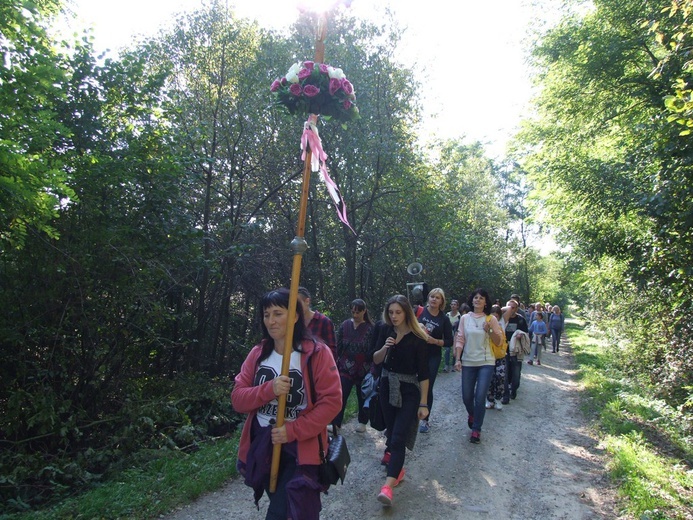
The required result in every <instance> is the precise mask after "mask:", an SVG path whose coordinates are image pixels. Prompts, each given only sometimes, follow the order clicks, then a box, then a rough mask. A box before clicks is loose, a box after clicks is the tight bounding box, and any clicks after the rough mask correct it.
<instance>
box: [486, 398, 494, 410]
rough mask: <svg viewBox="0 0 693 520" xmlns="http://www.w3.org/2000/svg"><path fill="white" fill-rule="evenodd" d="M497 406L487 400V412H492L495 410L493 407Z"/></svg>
mask: <svg viewBox="0 0 693 520" xmlns="http://www.w3.org/2000/svg"><path fill="white" fill-rule="evenodd" d="M495 404H496V403H492V402H491V401H489V400H488V399H486V409H487V410H490V409H491V408H493V407H494V406H495Z"/></svg>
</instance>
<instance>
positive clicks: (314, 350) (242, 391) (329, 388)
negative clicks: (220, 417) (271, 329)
mask: <svg viewBox="0 0 693 520" xmlns="http://www.w3.org/2000/svg"><path fill="white" fill-rule="evenodd" d="M301 348H302V352H303V353H304V354H303V355H302V356H301V370H302V371H303V380H304V384H305V386H306V398H307V401H308V404H307V406H306V408H305V410H303V411H301V413H300V414H299V416H298V417H297V418H296V420H294V421H286V422H285V423H284V426H286V435H287V437H288V440H289V442H292V441H298V442H297V443H296V444H297V450H298V464H299V465H303V464H313V465H317V464H320V447H319V444H318V434H320V435H322V445H323V446H324V447H325V449H327V432H326V427H327V425H328V424H329V423H330V422H331V421H332V420H333V419H334V418H335V417H336V416H337V414H338V413H339V412H340V410H341V409H342V383H341V381H340V379H339V372H338V371H337V366H336V364H335V361H334V357H332V352H330V349H329V348H328V347H327V346H326V345H325V344H324V343H321V342H318V341H313V340H310V339H306V340H303V343H302V344H301ZM261 352H262V344H259V345H255V346H254V347H253V349H252V350H251V351H250V353H249V354H248V357H246V359H245V361H244V362H243V365H242V366H241V371H240V372H239V373H238V375H237V376H236V378H235V384H234V386H233V390H232V391H231V404H232V406H233V408H234V410H236V411H237V412H239V413H247V414H248V417H247V418H246V420H245V424H244V425H243V431H242V432H241V440H240V444H239V446H238V459H239V460H240V461H241V462H243V463H245V462H246V456H247V454H248V449H249V448H250V427H251V425H252V423H253V420H254V419H255V413H256V412H257V410H258V408H260V406H262V405H263V404H266V403H268V402H270V401H272V400H273V399H274V398H275V395H274V391H273V390H272V381H271V380H270V381H267V382H265V383H263V384H261V385H259V386H253V381H254V379H255V371H256V370H257V366H258V358H259V357H260V354H261ZM308 358H311V366H312V368H313V378H314V383H315V393H316V395H317V402H316V403H313V402H312V399H311V391H310V378H309V377H308V368H307V360H308Z"/></svg>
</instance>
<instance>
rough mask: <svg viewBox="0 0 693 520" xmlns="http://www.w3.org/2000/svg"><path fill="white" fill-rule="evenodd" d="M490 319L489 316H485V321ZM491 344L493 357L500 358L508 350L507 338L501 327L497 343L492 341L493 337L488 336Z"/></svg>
mask: <svg viewBox="0 0 693 520" xmlns="http://www.w3.org/2000/svg"><path fill="white" fill-rule="evenodd" d="M490 321H491V316H486V323H488V322H490ZM488 342H489V344H490V345H491V352H493V357H495V358H496V359H502V358H504V357H505V353H506V352H507V351H508V340H507V339H506V337H505V333H504V332H503V330H502V329H501V341H500V343H499V344H497V345H496V344H495V343H494V342H493V338H492V337H490V338H489V340H488Z"/></svg>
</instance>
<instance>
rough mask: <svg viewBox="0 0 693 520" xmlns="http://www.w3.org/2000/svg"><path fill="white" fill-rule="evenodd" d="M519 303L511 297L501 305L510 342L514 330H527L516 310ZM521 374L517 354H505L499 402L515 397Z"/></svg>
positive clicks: (506, 402) (507, 401)
mask: <svg viewBox="0 0 693 520" xmlns="http://www.w3.org/2000/svg"><path fill="white" fill-rule="evenodd" d="M519 306H520V303H519V302H518V301H517V300H513V299H511V300H510V301H508V303H507V304H506V306H505V307H503V318H504V319H505V324H506V325H505V338H506V339H507V340H508V345H509V344H510V338H512V337H513V334H514V333H515V331H516V330H521V331H523V332H528V330H529V328H528V327H527V321H526V320H525V319H524V317H523V316H522V315H521V314H520V313H519V312H518V307H519ZM521 376H522V361H521V360H519V359H518V358H517V355H515V356H511V355H510V353H507V354H506V355H505V381H504V384H503V399H502V400H501V403H503V404H508V403H509V402H510V399H515V397H517V389H518V388H519V387H520V377H521Z"/></svg>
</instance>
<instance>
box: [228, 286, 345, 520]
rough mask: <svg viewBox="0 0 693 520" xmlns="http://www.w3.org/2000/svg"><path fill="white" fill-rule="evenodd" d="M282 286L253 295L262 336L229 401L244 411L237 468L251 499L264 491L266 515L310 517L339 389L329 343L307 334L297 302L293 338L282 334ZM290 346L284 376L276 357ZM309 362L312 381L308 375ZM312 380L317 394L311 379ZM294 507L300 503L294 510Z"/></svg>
mask: <svg viewBox="0 0 693 520" xmlns="http://www.w3.org/2000/svg"><path fill="white" fill-rule="evenodd" d="M288 307H289V291H288V290H287V289H279V290H275V291H270V292H269V293H267V294H265V295H264V296H263V297H262V299H261V300H260V312H261V313H262V337H263V339H262V341H261V342H260V343H259V344H258V345H255V346H254V347H253V349H252V350H251V351H250V353H249V354H248V356H247V357H246V359H245V361H244V362H243V365H242V366H241V370H240V372H239V373H238V375H237V376H236V378H235V384H234V387H233V391H232V392H231V403H232V405H233V408H234V410H236V411H237V412H240V413H245V414H248V417H247V418H246V421H245V424H244V425H243V431H242V433H241V439H240V443H239V447H238V462H237V467H238V470H239V473H241V474H242V475H244V476H245V482H246V484H247V485H249V486H251V487H252V488H253V490H254V491H255V503H256V504H257V503H258V502H259V500H260V498H261V497H262V494H263V492H265V491H266V492H267V495H268V497H269V500H270V503H269V507H268V509H267V516H266V519H267V520H270V519H271V520H286V518H302V519H307V520H315V519H317V518H319V513H320V509H321V503H320V492H321V491H322V486H321V485H320V484H319V483H318V466H319V464H320V447H319V443H318V435H320V436H321V438H322V444H323V446H324V447H325V448H326V447H327V435H326V427H327V424H328V423H330V421H332V419H333V418H334V417H335V416H336V415H337V413H339V411H340V409H341V406H342V388H341V383H340V380H339V375H338V372H337V367H336V366H335V361H334V358H333V356H332V353H331V352H330V350H329V348H328V347H327V346H326V345H325V344H323V343H320V342H318V341H316V340H314V339H312V338H310V337H308V336H307V333H306V328H305V324H304V322H303V320H302V319H300V317H301V316H302V315H303V313H302V309H301V303H300V302H297V305H296V307H297V308H296V322H295V323H294V333H293V338H292V341H291V342H289V341H286V325H287V322H288V315H289V309H288ZM286 348H291V349H292V352H291V362H290V369H289V375H288V376H283V375H281V366H282V356H283V354H284V350H285V349H286ZM308 363H311V368H312V374H313V376H312V380H311V378H310V377H309V375H308V369H307V367H308ZM311 383H313V384H314V385H315V395H316V399H315V402H313V400H312V398H311V388H310V385H311ZM280 395H286V412H285V422H284V424H283V425H282V427H281V428H277V427H276V426H275V424H276V419H277V407H278V397H279V396H280ZM276 444H281V445H282V449H281V458H280V465H279V474H278V477H277V487H276V490H275V491H274V492H273V493H270V492H269V476H270V475H269V472H270V463H271V458H272V446H273V445H276ZM299 508H300V509H299Z"/></svg>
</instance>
